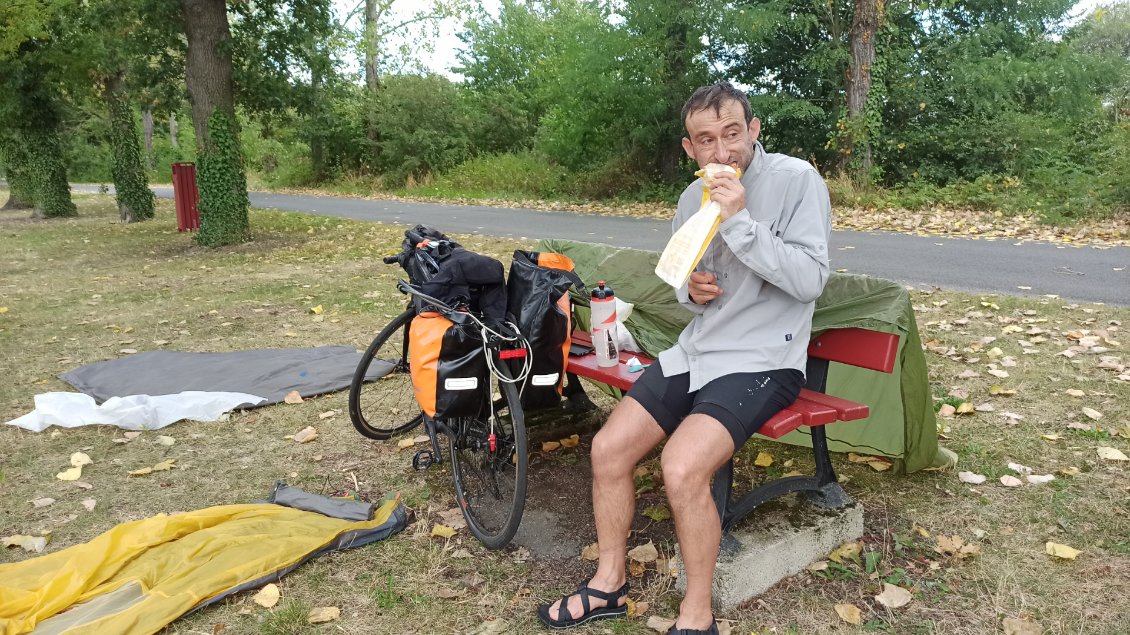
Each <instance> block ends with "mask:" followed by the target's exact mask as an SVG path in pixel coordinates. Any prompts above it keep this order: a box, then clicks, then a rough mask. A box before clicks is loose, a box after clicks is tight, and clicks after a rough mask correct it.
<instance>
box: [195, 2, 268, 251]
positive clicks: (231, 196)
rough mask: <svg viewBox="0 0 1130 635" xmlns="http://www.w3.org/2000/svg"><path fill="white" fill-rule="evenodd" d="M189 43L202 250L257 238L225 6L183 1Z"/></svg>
mask: <svg viewBox="0 0 1130 635" xmlns="http://www.w3.org/2000/svg"><path fill="white" fill-rule="evenodd" d="M180 6H181V9H182V10H183V19H184V32H185V35H186V37H187V40H188V52H187V55H186V56H185V81H186V84H187V86H188V97H189V102H190V103H191V104H192V126H193V128H194V129H195V131H196V157H197V184H198V186H199V188H200V200H199V203H198V209H199V210H200V231H199V232H198V233H197V235H196V240H197V242H199V243H200V244H201V245H205V246H209V247H217V246H220V245H230V244H235V243H240V242H244V241H247V240H249V239H250V238H251V230H250V221H249V218H248V207H249V206H250V203H249V201H248V198H247V176H246V174H245V172H244V168H243V156H242V154H241V152H240V141H239V121H238V120H237V119H236V116H235V92H234V85H233V83H232V54H231V51H232V41H231V39H232V38H231V28H230V26H229V24H228V13H227V3H226V2H225V0H180Z"/></svg>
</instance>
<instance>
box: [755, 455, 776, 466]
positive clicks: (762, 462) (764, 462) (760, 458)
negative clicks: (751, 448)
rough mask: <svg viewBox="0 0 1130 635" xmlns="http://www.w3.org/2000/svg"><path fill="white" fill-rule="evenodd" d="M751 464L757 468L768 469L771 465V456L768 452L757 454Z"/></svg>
mask: <svg viewBox="0 0 1130 635" xmlns="http://www.w3.org/2000/svg"><path fill="white" fill-rule="evenodd" d="M753 464H754V465H756V466H757V467H769V466H770V465H773V455H772V454H769V453H768V452H758V453H757V458H756V459H754V460H753Z"/></svg>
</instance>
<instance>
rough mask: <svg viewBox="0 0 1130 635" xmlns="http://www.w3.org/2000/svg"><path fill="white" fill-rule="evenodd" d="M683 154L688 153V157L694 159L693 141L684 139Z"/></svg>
mask: <svg viewBox="0 0 1130 635" xmlns="http://www.w3.org/2000/svg"><path fill="white" fill-rule="evenodd" d="M683 152H686V153H687V156H688V157H690V158H691V159H694V145H692V144H691V140H690V139H688V138H686V137H683Z"/></svg>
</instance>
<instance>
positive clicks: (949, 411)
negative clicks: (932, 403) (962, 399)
mask: <svg viewBox="0 0 1130 635" xmlns="http://www.w3.org/2000/svg"><path fill="white" fill-rule="evenodd" d="M956 412H957V408H954V407H953V406H952V405H950V404H948V403H946V404H942V407H941V408H938V416H939V417H946V418H948V417H952V416H953V415H954V414H955V413H956Z"/></svg>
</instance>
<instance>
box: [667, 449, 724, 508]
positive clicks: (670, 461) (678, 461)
mask: <svg viewBox="0 0 1130 635" xmlns="http://www.w3.org/2000/svg"><path fill="white" fill-rule="evenodd" d="M659 463H660V466H661V467H662V469H663V487H665V488H666V489H667V495H668V496H669V497H671V498H676V499H677V498H679V497H680V496H684V495H687V494H691V493H694V492H698V491H701V490H702V488H703V487H704V486H707V485H709V484H710V477H711V475H712V473H711V472H710V471H709V470H707V469H706V468H705V467H704V466H703V465H702V463H701V462H699V461H697V460H694V459H693V457H690V456H688V455H687V454H685V453H682V452H668V451H667V449H666V448H665V449H664V451H663V455H662V456H661V457H660V460H659Z"/></svg>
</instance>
